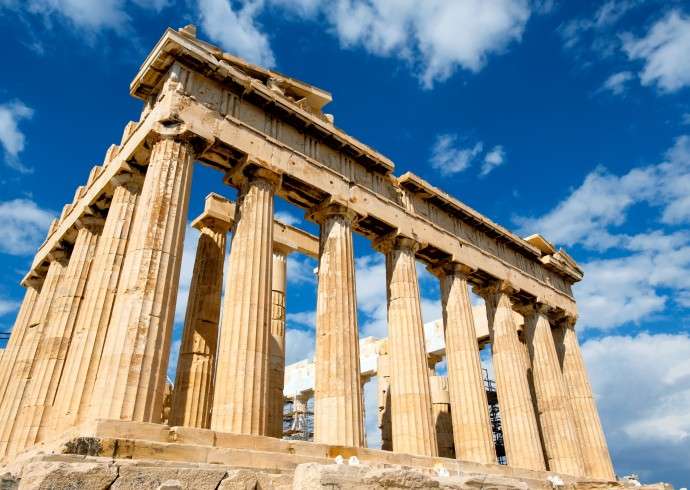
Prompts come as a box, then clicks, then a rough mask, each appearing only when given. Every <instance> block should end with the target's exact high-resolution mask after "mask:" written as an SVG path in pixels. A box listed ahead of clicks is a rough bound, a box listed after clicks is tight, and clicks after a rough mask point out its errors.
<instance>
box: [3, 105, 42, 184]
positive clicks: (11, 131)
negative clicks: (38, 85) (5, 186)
mask: <svg viewBox="0 0 690 490" xmlns="http://www.w3.org/2000/svg"><path fill="white" fill-rule="evenodd" d="M33 115H34V111H33V109H31V108H30V107H28V106H27V105H26V104H24V103H23V102H22V101H20V100H12V101H10V102H6V103H4V104H0V145H2V148H3V150H4V154H5V163H6V164H7V165H8V166H9V167H11V168H13V169H15V170H17V171H19V172H21V173H30V172H32V169H31V168H30V167H27V166H25V165H24V164H23V163H22V162H21V161H20V160H19V153H21V152H22V151H23V150H24V145H25V144H26V136H25V135H24V133H23V132H22V131H21V130H20V129H19V123H20V122H21V121H23V120H27V119H31V118H32V117H33Z"/></svg>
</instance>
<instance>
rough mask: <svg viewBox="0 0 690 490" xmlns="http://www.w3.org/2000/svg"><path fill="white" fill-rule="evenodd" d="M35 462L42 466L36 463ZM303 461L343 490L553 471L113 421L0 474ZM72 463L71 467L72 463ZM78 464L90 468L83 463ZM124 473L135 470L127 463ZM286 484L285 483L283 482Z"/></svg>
mask: <svg viewBox="0 0 690 490" xmlns="http://www.w3.org/2000/svg"><path fill="white" fill-rule="evenodd" d="M337 456H342V457H343V458H344V460H345V464H344V465H342V466H339V465H334V464H333V463H334V461H335V458H336V457H337ZM351 456H356V457H357V459H358V460H359V462H360V465H361V466H360V467H357V468H356V469H352V467H350V466H349V465H348V464H347V462H348V459H349V458H350V457H351ZM37 463H41V465H38V466H35V464H37ZM307 463H311V464H310V465H309V468H308V471H309V472H311V473H310V475H311V474H312V473H314V472H316V473H317V474H318V475H321V476H323V481H324V482H326V480H330V479H331V477H332V476H333V475H332V473H333V471H335V472H336V476H337V477H338V478H340V477H342V478H345V480H344V481H346V482H349V483H348V484H349V485H355V486H343V487H342V488H357V486H356V482H357V481H358V480H356V479H357V478H362V480H359V482H360V483H361V484H364V483H365V480H366V482H370V481H371V478H380V479H382V481H383V479H387V478H388V477H389V476H386V475H384V474H383V473H385V472H390V471H391V470H396V471H400V472H403V473H404V472H407V471H413V472H416V473H419V474H420V475H422V476H420V478H422V477H423V478H430V479H432V480H434V481H438V482H439V483H440V488H465V487H463V486H458V485H459V484H460V485H463V484H465V485H467V488H472V486H471V485H470V484H469V480H468V479H473V478H478V477H480V476H481V477H482V478H485V479H486V478H489V479H490V480H493V479H499V480H500V481H502V482H503V484H504V485H505V487H504V488H513V485H514V488H525V484H527V487H528V488H544V486H545V485H548V484H549V483H548V478H549V477H551V476H556V474H555V473H552V472H545V471H530V470H523V469H519V468H512V467H508V466H502V465H493V464H487V465H485V464H480V463H471V462H465V461H458V460H454V459H447V458H440V457H422V456H412V455H409V454H396V453H392V452H390V451H382V450H378V449H365V448H355V447H347V446H332V445H326V444H317V443H312V442H305V441H294V440H281V439H275V438H272V437H265V436H250V435H241V434H231V433H226V432H217V431H213V430H210V429H195V428H189V427H168V426H166V425H162V424H152V423H142V422H125V421H119V420H97V421H94V422H88V423H85V424H83V425H81V426H79V427H75V428H72V429H70V430H69V431H66V432H65V433H63V434H62V435H61V436H60V437H58V438H56V439H54V440H52V441H47V442H44V443H40V444H37V445H36V446H34V447H32V448H30V449H28V450H26V451H24V452H23V453H21V454H19V455H18V456H17V457H15V458H14V459H12V460H11V461H7V460H6V461H3V465H4V466H3V468H0V474H5V473H7V474H9V475H10V476H7V475H5V476H3V478H14V476H12V475H18V476H21V477H22V478H27V475H28V474H30V473H31V471H39V470H38V469H35V470H31V468H39V469H40V471H39V472H42V473H46V472H49V470H50V471H52V470H51V468H52V469H53V470H55V471H57V472H58V475H57V476H55V477H56V478H57V477H58V476H59V475H62V476H63V477H64V475H66V474H67V473H69V471H76V472H77V473H79V472H80V471H87V470H88V471H91V470H89V468H92V469H93V471H96V472H97V473H98V472H99V471H100V473H99V474H101V473H103V472H106V473H107V471H106V470H107V468H109V467H112V466H113V465H114V466H116V467H118V468H120V470H119V473H116V474H119V475H120V476H119V477H118V478H121V477H122V476H121V475H123V471H122V468H123V467H128V468H129V467H131V466H133V465H134V466H136V467H137V468H138V470H137V471H143V470H142V469H141V468H143V467H148V468H150V470H149V473H151V474H156V472H160V471H163V470H162V468H165V469H166V470H167V471H169V472H172V471H173V469H175V468H177V469H178V470H179V472H181V473H180V474H182V473H185V471H186V470H189V471H191V470H190V468H194V469H195V470H204V471H206V470H208V471H212V470H213V471H216V470H221V471H222V472H226V473H223V474H224V475H230V474H231V473H232V468H244V469H251V470H252V471H253V472H254V473H257V472H258V473H261V472H267V473H271V474H277V473H279V474H285V475H287V476H286V477H285V478H288V479H289V478H293V477H294V478H298V477H299V478H302V477H301V476H299V474H300V472H304V471H307V469H305V468H302V466H303V465H305V464H307ZM32 465H34V466H32ZM72 465H76V466H74V467H72ZM80 465H81V466H80ZM83 465H87V466H88V465H92V466H88V468H87V467H85V466H83ZM99 465H101V466H102V467H100V466H99ZM80 468H81V469H80ZM99 468H100V469H99ZM334 468H335V469H334ZM339 468H340V469H339ZM440 468H443V469H444V470H446V471H447V472H448V475H449V476H446V477H441V476H439V469H440ZM185 469H186V470H185ZM58 470H59V471H58ZM97 470H98V471H97ZM183 470H185V471H183ZM88 471H87V472H88ZM127 471H134V470H131V468H130V470H127ZM27 472H28V473H27ZM66 472H67V473H66ZM382 472H383V473H382ZM106 473H103V474H106ZM125 473H126V471H125ZM258 473H257V474H258ZM171 474H172V473H171ZM328 475H330V476H328ZM377 475H378V476H377ZM39 476H40V475H39ZM44 476H45V475H44ZM312 476H313V475H311V476H310V481H312V480H313V478H312ZM77 477H78V475H77V476H74V478H77ZM106 477H107V475H106ZM226 477H227V476H226ZM558 477H559V478H560V479H561V480H563V482H564V483H565V484H566V485H568V484H574V485H575V488H583V489H584V488H594V487H596V488H621V489H622V488H624V485H623V484H622V483H617V482H606V481H604V480H593V479H583V478H575V477H570V476H567V475H558ZM180 478H182V476H181V477H180ZM314 478H317V477H314ZM319 478H320V477H319ZM352 478H354V479H355V480H352ZM401 478H402V477H401ZM173 479H174V478H173ZM178 479H179V478H178ZM221 479H222V478H221ZM221 479H219V480H218V482H219V481H220V480H221ZM317 479H318V478H317ZM353 481H354V482H355V483H353ZM487 481H489V480H487ZM218 482H216V483H218ZM295 483H296V482H295ZM453 485H454V486H453ZM434 486H435V485H434ZM152 488H155V487H152ZM183 488H184V486H183ZM287 488H290V487H289V486H287ZM295 488H297V487H295ZM309 488H321V487H320V486H317V487H309ZM371 488H377V487H371ZM401 488H406V487H404V486H403V487H401Z"/></svg>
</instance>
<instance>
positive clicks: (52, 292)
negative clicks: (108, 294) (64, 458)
mask: <svg viewBox="0 0 690 490" xmlns="http://www.w3.org/2000/svg"><path fill="white" fill-rule="evenodd" d="M49 260H50V265H49V266H48V272H47V273H46V277H45V279H44V281H43V286H42V287H41V292H40V293H39V295H38V299H37V300H36V305H35V307H34V309H33V311H32V312H31V316H30V319H29V324H28V331H27V332H26V334H25V335H24V340H23V342H22V345H21V347H20V349H19V353H18V354H17V364H16V365H15V368H14V371H13V373H12V376H13V378H14V380H13V382H12V383H10V385H8V387H7V391H6V392H5V397H4V399H3V404H2V407H0V417H2V418H1V419H0V430H1V431H2V432H0V455H2V456H4V455H6V454H8V452H9V450H10V447H9V446H10V445H12V446H13V447H14V446H16V437H17V436H18V435H19V424H18V423H19V420H18V418H19V417H18V416H19V410H20V408H21V407H22V406H23V401H24V397H25V396H26V395H27V390H26V388H27V384H28V382H29V380H30V379H31V368H32V366H33V364H34V358H35V357H36V351H37V349H38V346H39V342H40V341H41V339H42V337H43V335H44V331H45V330H46V327H47V319H48V314H49V312H50V309H51V305H52V304H53V303H54V302H56V300H57V289H58V286H59V284H60V281H61V280H62V277H63V275H64V274H65V269H66V268H67V254H66V253H65V252H64V251H62V250H56V251H54V252H52V253H51V254H50V256H49Z"/></svg>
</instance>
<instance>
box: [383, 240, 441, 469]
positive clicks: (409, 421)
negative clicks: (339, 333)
mask: <svg viewBox="0 0 690 490" xmlns="http://www.w3.org/2000/svg"><path fill="white" fill-rule="evenodd" d="M375 246H376V248H378V249H379V250H381V251H383V252H385V253H386V276H387V296H388V352H389V356H390V369H391V381H390V383H391V385H390V396H391V427H392V437H393V451H395V452H398V453H409V454H415V455H419V456H436V455H437V453H438V445H437V442H436V430H435V428H434V422H433V419H432V414H431V390H430V388H429V368H428V367H427V357H426V347H425V344H424V325H423V323H422V309H421V304H420V297H419V283H418V279H417V267H416V263H415V249H416V246H417V245H416V244H415V242H414V241H413V240H412V239H410V238H405V237H401V236H396V237H390V238H383V239H379V240H377V242H376V243H375Z"/></svg>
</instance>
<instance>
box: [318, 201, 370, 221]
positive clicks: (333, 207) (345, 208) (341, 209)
mask: <svg viewBox="0 0 690 490" xmlns="http://www.w3.org/2000/svg"><path fill="white" fill-rule="evenodd" d="M330 216H341V217H343V218H344V219H346V220H347V221H348V222H349V223H350V224H352V223H354V222H355V221H356V220H357V219H359V215H358V214H357V213H356V212H355V211H354V210H353V209H352V208H351V207H350V206H349V205H348V203H347V202H345V201H342V200H340V199H334V198H332V197H329V198H328V199H326V200H324V201H323V202H322V203H320V204H318V205H317V206H315V207H313V208H312V209H310V210H309V212H308V213H307V219H309V220H311V221H314V222H316V223H319V224H323V222H324V221H326V219H327V218H328V217H330Z"/></svg>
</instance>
